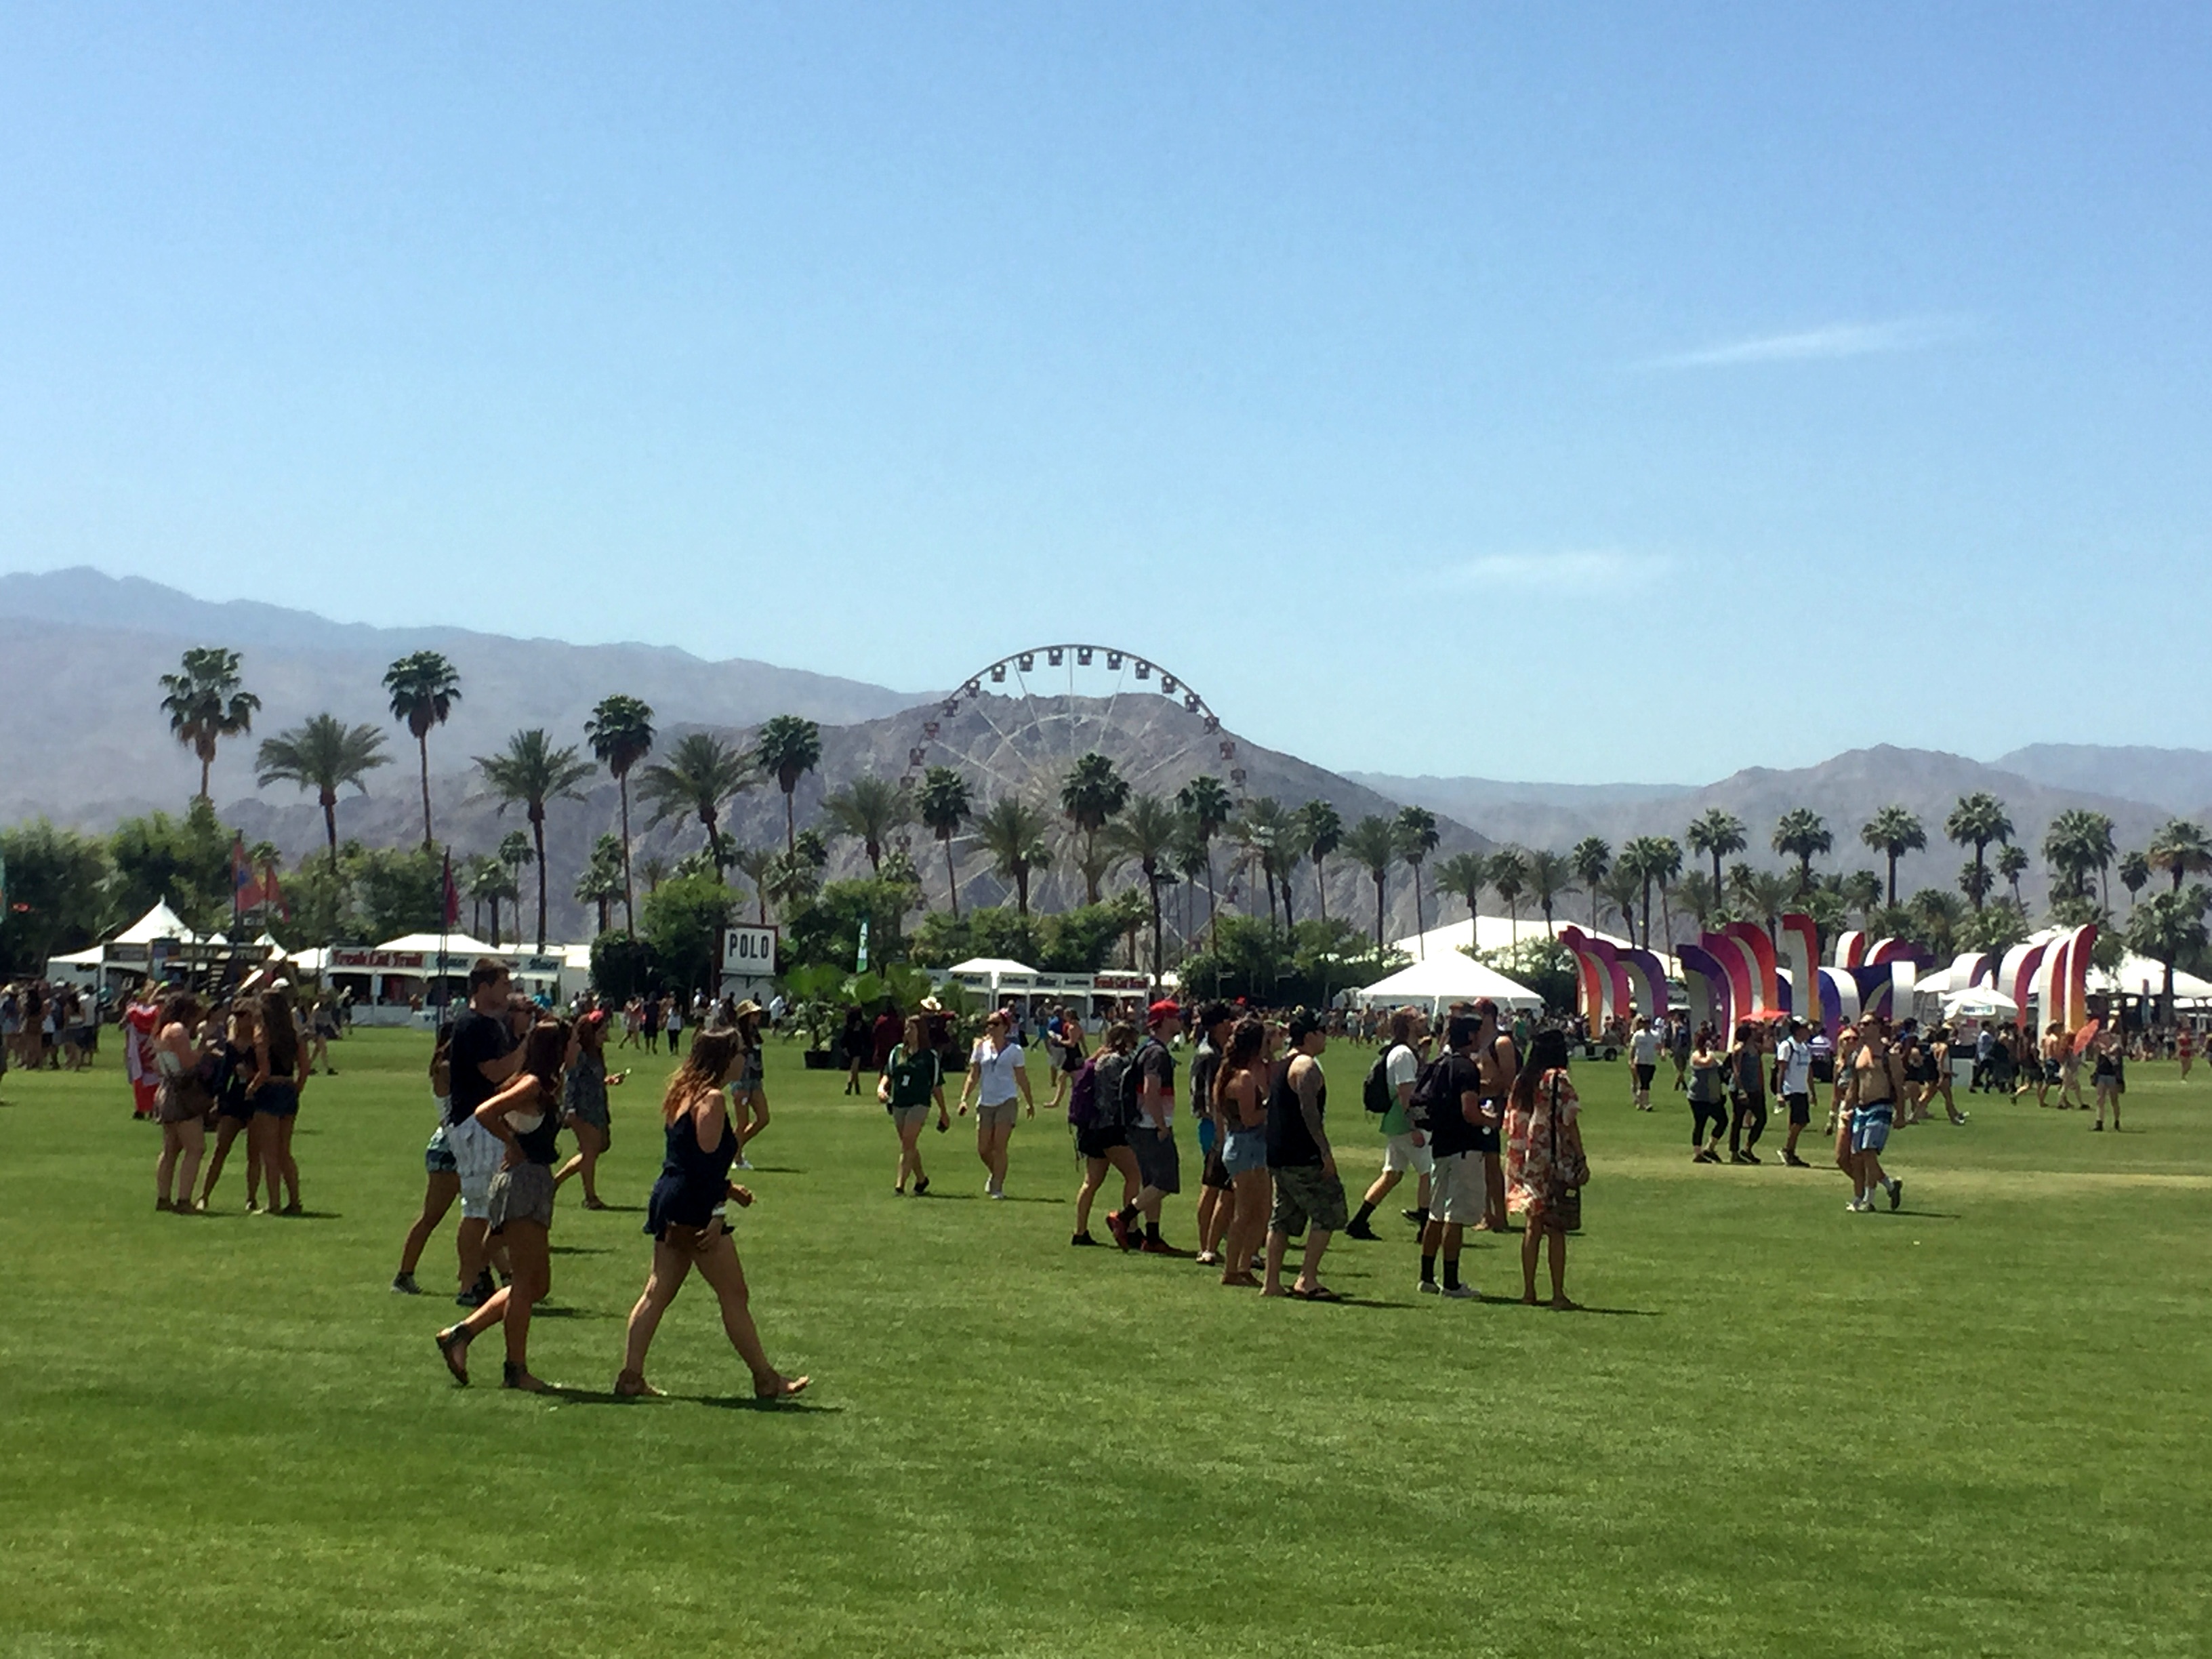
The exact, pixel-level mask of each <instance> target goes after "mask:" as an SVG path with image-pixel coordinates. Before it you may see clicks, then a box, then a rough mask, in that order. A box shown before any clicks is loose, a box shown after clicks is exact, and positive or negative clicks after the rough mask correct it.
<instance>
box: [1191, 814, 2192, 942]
mask: <svg viewBox="0 0 2212 1659" xmlns="http://www.w3.org/2000/svg"><path fill="white" fill-rule="evenodd" d="M2180 879H2181V878H2179V876H2177V877H2175V878H2174V881H2175V884H2176V886H2177V890H2178V888H2179V882H2180ZM1212 939H1213V838H1212V836H1207V837H1206V942H1207V943H1208V944H1211V943H1212Z"/></svg>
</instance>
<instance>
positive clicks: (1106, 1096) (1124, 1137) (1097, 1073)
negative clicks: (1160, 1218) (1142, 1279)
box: [1067, 1022, 1145, 1246]
mask: <svg viewBox="0 0 2212 1659" xmlns="http://www.w3.org/2000/svg"><path fill="white" fill-rule="evenodd" d="M1136 1040H1137V1034H1136V1033H1135V1032H1134V1031H1133V1030H1130V1029H1129V1027H1128V1026H1127V1025H1125V1024H1120V1023H1119V1022H1116V1023H1115V1024H1111V1025H1109V1026H1108V1027H1107V1028H1106V1032H1105V1036H1103V1038H1102V1039H1101V1041H1100V1042H1099V1046H1098V1052H1097V1054H1092V1055H1091V1057H1090V1058H1089V1059H1088V1060H1085V1061H1084V1062H1083V1066H1082V1069H1080V1070H1079V1071H1078V1072H1077V1073H1076V1074H1075V1081H1074V1082H1073V1084H1071V1085H1068V1091H1067V1121H1068V1122H1069V1123H1070V1124H1072V1125H1073V1126H1074V1129H1075V1150H1076V1153H1077V1155H1078V1156H1079V1157H1080V1158H1082V1159H1083V1186H1082V1188H1081V1189H1080V1190H1079V1192H1077V1194H1075V1231H1074V1234H1073V1236H1072V1237H1070V1238H1069V1239H1068V1241H1067V1242H1068V1243H1070V1244H1072V1245H1076V1246H1082V1245H1085V1244H1091V1245H1095V1244H1097V1243H1098V1241H1097V1239H1095V1238H1093V1237H1091V1200H1093V1199H1095V1198H1096V1197H1097V1195H1098V1189H1099V1188H1100V1187H1102V1186H1103V1185H1104V1184H1105V1181H1106V1171H1107V1170H1109V1169H1112V1170H1118V1171H1119V1172H1120V1174H1121V1203H1122V1206H1123V1208H1124V1209H1125V1210H1133V1209H1134V1208H1135V1207H1136V1202H1137V1194H1138V1192H1139V1190H1140V1189H1141V1188H1143V1186H1144V1184H1145V1183H1144V1181H1143V1179H1142V1178H1141V1177H1140V1176H1139V1174H1138V1171H1137V1158H1136V1154H1135V1153H1133V1152H1131V1151H1130V1150H1129V1130H1128V1126H1127V1124H1126V1123H1124V1122H1123V1121H1121V1109H1122V1085H1123V1081H1124V1079H1126V1077H1127V1074H1128V1072H1129V1070H1130V1056H1129V1050H1130V1049H1131V1048H1133V1047H1134V1046H1135V1044H1136ZM1115 1213H1116V1214H1119V1213H1120V1212H1115ZM1121 1237H1122V1235H1121V1231H1115V1235H1114V1239H1115V1243H1121Z"/></svg>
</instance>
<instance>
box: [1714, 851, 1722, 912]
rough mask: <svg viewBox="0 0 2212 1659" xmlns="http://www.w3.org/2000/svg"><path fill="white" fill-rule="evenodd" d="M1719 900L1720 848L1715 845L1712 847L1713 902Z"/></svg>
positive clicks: (1716, 902)
mask: <svg viewBox="0 0 2212 1659" xmlns="http://www.w3.org/2000/svg"><path fill="white" fill-rule="evenodd" d="M1713 902H1714V903H1715V904H1718V903H1719V902H1721V854H1720V849H1719V848H1714V849H1713Z"/></svg>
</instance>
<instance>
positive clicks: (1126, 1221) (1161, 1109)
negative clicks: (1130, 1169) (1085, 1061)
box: [1106, 1000, 1182, 1255]
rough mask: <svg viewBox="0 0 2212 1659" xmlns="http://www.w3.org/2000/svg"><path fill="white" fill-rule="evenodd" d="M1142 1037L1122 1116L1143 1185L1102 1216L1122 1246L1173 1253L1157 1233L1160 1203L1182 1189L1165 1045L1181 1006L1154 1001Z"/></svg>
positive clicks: (1170, 1062) (1177, 1027)
mask: <svg viewBox="0 0 2212 1659" xmlns="http://www.w3.org/2000/svg"><path fill="white" fill-rule="evenodd" d="M1145 1026H1146V1033H1145V1040H1144V1041H1143V1042H1140V1043H1139V1044H1138V1045H1137V1052H1136V1054H1134V1055H1133V1057H1132V1059H1131V1061H1130V1065H1129V1070H1128V1073H1127V1075H1128V1077H1129V1079H1130V1082H1129V1084H1128V1085H1125V1086H1127V1087H1131V1088H1133V1089H1134V1090H1135V1091H1136V1100H1135V1103H1134V1104H1135V1108H1136V1109H1135V1110H1134V1111H1133V1112H1129V1113H1127V1114H1126V1117H1127V1121H1128V1124H1129V1150H1130V1151H1131V1152H1134V1153H1135V1154H1136V1155H1137V1173H1138V1174H1139V1176H1142V1177H1143V1178H1144V1182H1145V1185H1144V1188H1143V1189H1142V1190H1141V1191H1140V1192H1139V1193H1138V1194H1137V1196H1136V1197H1135V1198H1134V1199H1133V1200H1131V1202H1130V1203H1129V1205H1128V1206H1127V1207H1126V1208H1123V1209H1121V1210H1117V1211H1115V1212H1114V1213H1113V1214H1112V1215H1110V1216H1109V1217H1108V1218H1106V1225H1108V1226H1109V1227H1110V1228H1112V1229H1113V1232H1114V1237H1115V1242H1116V1243H1119V1244H1120V1245H1121V1248H1122V1249H1125V1250H1130V1249H1135V1250H1141V1251H1143V1252H1144V1253H1145V1254H1146V1255H1181V1254H1182V1252H1181V1251H1179V1250H1176V1249H1170V1247H1169V1245H1168V1244H1167V1243H1166V1241H1164V1239H1162V1238H1161V1237H1160V1206H1161V1205H1162V1204H1163V1203H1164V1201H1165V1200H1166V1199H1167V1198H1168V1196H1169V1194H1172V1193H1179V1192H1181V1191H1182V1158H1180V1157H1179V1156H1178V1154H1177V1153H1176V1139H1175V1074H1176V1062H1175V1055H1174V1054H1173V1053H1171V1052H1170V1049H1169V1048H1168V1044H1169V1043H1170V1042H1174V1041H1175V1039H1176V1037H1177V1036H1180V1035H1181V1034H1182V1009H1181V1008H1178V1007H1177V1006H1176V1005H1175V1004H1174V1003H1173V1002H1170V1001H1166V1000H1162V1001H1159V1002H1156V1003H1154V1004H1153V1005H1152V1007H1151V1009H1150V1010H1149V1011H1147V1012H1146V1017H1145ZM1139 1215H1142V1216H1143V1218H1144V1223H1145V1231H1144V1236H1143V1238H1142V1240H1141V1242H1139V1239H1138V1236H1137V1232H1136V1225H1137V1218H1138V1217H1139Z"/></svg>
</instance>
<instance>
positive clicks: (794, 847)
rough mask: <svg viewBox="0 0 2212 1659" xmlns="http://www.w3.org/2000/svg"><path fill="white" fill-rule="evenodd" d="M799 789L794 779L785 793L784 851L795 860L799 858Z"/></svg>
mask: <svg viewBox="0 0 2212 1659" xmlns="http://www.w3.org/2000/svg"><path fill="white" fill-rule="evenodd" d="M798 788H799V785H798V781H797V780H796V779H794V780H793V781H792V782H791V783H790V784H789V785H787V786H786V787H785V789H784V792H783V850H784V851H785V852H786V853H787V854H791V856H793V858H796V857H798V856H799V808H798V805H796V802H797V800H798Z"/></svg>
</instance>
